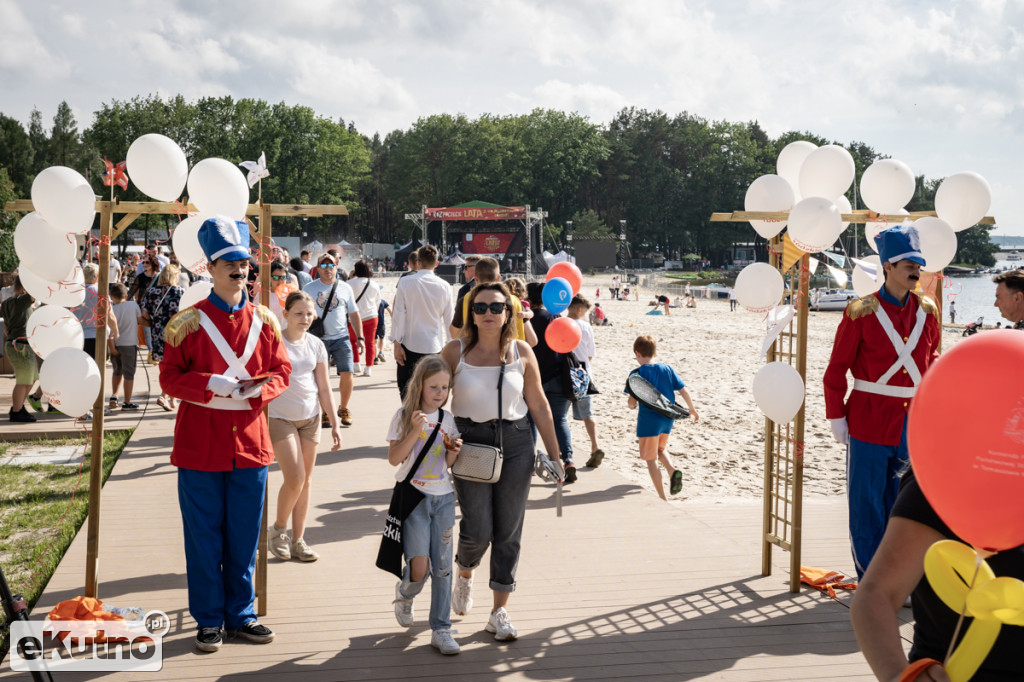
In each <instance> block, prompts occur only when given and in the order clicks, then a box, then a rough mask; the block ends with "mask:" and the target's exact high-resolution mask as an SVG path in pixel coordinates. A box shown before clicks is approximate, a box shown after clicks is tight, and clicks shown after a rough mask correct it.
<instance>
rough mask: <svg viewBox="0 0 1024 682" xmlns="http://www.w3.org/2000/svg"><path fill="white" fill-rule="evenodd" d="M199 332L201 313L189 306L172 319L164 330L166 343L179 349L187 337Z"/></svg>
mask: <svg viewBox="0 0 1024 682" xmlns="http://www.w3.org/2000/svg"><path fill="white" fill-rule="evenodd" d="M195 331H199V311H198V310H196V309H195V308H194V307H192V306H189V307H188V308H185V309H184V310H182V311H181V312H179V313H178V314H177V315H175V316H174V317H172V318H171V321H170V322H168V323H167V327H166V328H165V329H164V343H167V344H170V345H171V346H174V347H175V348H177V347H178V346H179V345H180V344H181V342H182V341H184V340H185V337H186V336H188V335H189V334H191V333H192V332H195Z"/></svg>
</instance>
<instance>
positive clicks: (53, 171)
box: [32, 166, 96, 234]
mask: <svg viewBox="0 0 1024 682" xmlns="http://www.w3.org/2000/svg"><path fill="white" fill-rule="evenodd" d="M32 205H33V206H34V207H35V209H36V211H38V212H39V215H41V216H42V217H43V218H44V219H45V220H46V222H48V223H50V224H51V225H53V226H54V227H55V228H57V229H58V230H60V231H62V232H77V233H79V234H84V233H86V232H88V231H89V230H90V229H91V228H92V223H93V219H94V218H95V217H96V195H95V194H93V191H92V187H90V186H89V183H88V182H86V180H85V178H83V177H82V174H81V173H79V172H78V171H76V170H72V169H70V168H65V167H64V166H50V167H49V168H46V169H44V170H43V171H42V172H41V173H40V174H39V175H37V176H36V179H35V180H33V181H32Z"/></svg>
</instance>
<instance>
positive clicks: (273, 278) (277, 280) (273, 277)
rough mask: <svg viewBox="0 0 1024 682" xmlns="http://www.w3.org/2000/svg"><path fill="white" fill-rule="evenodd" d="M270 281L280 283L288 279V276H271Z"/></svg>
mask: <svg viewBox="0 0 1024 682" xmlns="http://www.w3.org/2000/svg"><path fill="white" fill-rule="evenodd" d="M270 279H272V280H274V281H275V282H280V281H282V280H285V279H288V275H271V276H270Z"/></svg>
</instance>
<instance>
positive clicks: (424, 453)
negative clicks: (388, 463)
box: [402, 407, 444, 485]
mask: <svg viewBox="0 0 1024 682" xmlns="http://www.w3.org/2000/svg"><path fill="white" fill-rule="evenodd" d="M443 421H444V410H442V409H441V408H440V407H439V408H437V426H435V427H434V430H433V432H431V434H430V436H429V437H428V438H427V442H426V443H424V444H423V449H422V450H420V454H419V456H418V457H417V458H416V462H415V463H413V465H412V468H411V469H409V473H408V474H406V475H405V480H404V481H402V484H403V485H404V484H408V483H409V481H411V480H412V477H413V476H415V475H416V470H417V469H419V468H420V464H422V463H423V459H424V458H425V457H426V456H427V453H428V452H430V448H431V447H433V445H434V439H436V438H437V432H438V431H440V430H441V422H443Z"/></svg>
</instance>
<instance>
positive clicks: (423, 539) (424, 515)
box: [399, 493, 455, 630]
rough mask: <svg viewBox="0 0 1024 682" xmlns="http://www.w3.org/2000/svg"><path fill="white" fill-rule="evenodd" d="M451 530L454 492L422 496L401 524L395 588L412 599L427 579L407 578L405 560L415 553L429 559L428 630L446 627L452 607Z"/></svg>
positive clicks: (453, 524)
mask: <svg viewBox="0 0 1024 682" xmlns="http://www.w3.org/2000/svg"><path fill="white" fill-rule="evenodd" d="M454 530H455V493H448V494H446V495H425V496H424V497H423V500H422V501H421V502H420V503H419V504H418V505H416V508H415V509H413V511H412V513H411V514H409V516H408V517H406V519H405V521H404V522H403V523H402V549H403V551H404V552H405V561H406V563H405V571H404V573H403V574H402V585H401V587H400V588H399V591H400V592H401V593H402V596H403V597H405V598H406V599H413V598H415V597H416V596H417V595H418V594H419V593H420V592H421V591H422V590H423V585H424V584H425V583H426V582H427V579H426V578H425V577H424V578H423V580H421V581H419V582H418V583H414V582H412V581H410V580H409V571H410V567H409V560H410V559H411V558H412V557H415V556H425V557H428V558H429V559H430V629H431V630H439V629H444V628H450V627H451V625H452V621H451V610H452V533H453V531H454Z"/></svg>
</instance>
